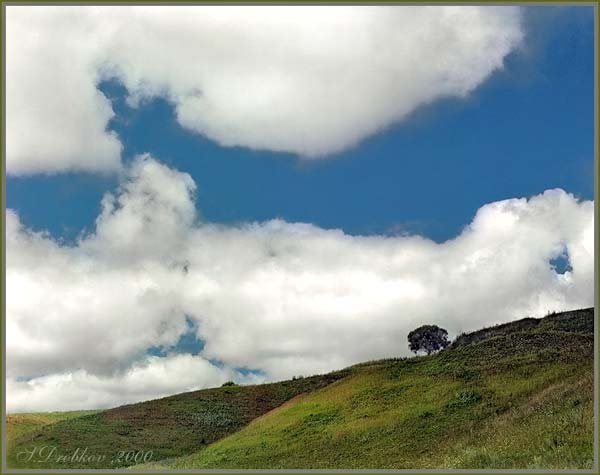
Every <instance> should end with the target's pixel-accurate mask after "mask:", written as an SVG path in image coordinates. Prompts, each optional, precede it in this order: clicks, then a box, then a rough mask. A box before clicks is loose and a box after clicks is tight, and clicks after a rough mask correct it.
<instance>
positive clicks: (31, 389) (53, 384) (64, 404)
mask: <svg viewBox="0 0 600 475" xmlns="http://www.w3.org/2000/svg"><path fill="white" fill-rule="evenodd" d="M236 376H237V377H238V378H239V377H240V375H238V374H237V373H235V372H234V371H231V370H228V369H222V368H218V367H217V366H215V365H213V364H211V363H209V362H208V361H206V360H205V359H203V358H201V357H198V356H191V355H184V354H180V355H173V356H169V357H163V358H158V357H148V358H147V359H146V360H144V361H141V362H139V363H136V364H135V365H133V366H132V367H130V368H128V369H127V370H126V371H122V372H117V373H115V374H113V375H110V376H108V377H103V376H98V375H95V374H93V373H92V374H91V373H88V372H86V371H84V370H74V371H72V372H68V373H59V374H51V375H48V376H42V377H39V378H35V379H32V380H30V381H18V380H15V379H13V378H10V379H8V380H7V391H8V392H9V393H10V394H11V399H12V401H13V403H12V404H11V406H10V408H11V410H12V411H14V412H37V411H46V410H48V408H52V409H53V410H58V411H61V410H79V409H89V408H108V407H113V406H115V405H116V404H121V403H128V402H137V401H145V400H149V399H153V398H157V397H161V396H170V395H172V394H174V393H177V392H180V391H182V390H183V391H193V390H196V389H201V388H205V387H209V386H219V385H221V384H223V383H224V382H225V381H227V380H228V379H233V378H234V377H236Z"/></svg>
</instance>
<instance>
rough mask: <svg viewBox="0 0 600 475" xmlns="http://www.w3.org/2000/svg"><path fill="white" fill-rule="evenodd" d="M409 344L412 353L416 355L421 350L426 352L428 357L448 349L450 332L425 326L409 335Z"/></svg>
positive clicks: (435, 326)
mask: <svg viewBox="0 0 600 475" xmlns="http://www.w3.org/2000/svg"><path fill="white" fill-rule="evenodd" d="M408 344H409V347H410V351H413V352H414V353H415V354H416V353H417V352H419V351H421V350H423V351H426V352H427V354H428V355H430V354H431V353H434V352H436V351H438V350H441V349H442V348H446V347H447V346H448V345H449V344H450V342H449V341H448V332H447V331H446V330H444V329H443V328H440V327H438V326H437V325H423V326H422V327H419V328H417V329H415V330H413V331H411V332H410V333H409V334H408Z"/></svg>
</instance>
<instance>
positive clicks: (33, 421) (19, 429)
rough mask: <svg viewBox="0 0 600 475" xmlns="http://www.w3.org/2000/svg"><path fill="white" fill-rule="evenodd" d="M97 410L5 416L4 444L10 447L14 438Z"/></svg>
mask: <svg viewBox="0 0 600 475" xmlns="http://www.w3.org/2000/svg"><path fill="white" fill-rule="evenodd" d="M96 412H98V411H68V412H32V413H22V414H8V415H7V416H6V444H7V445H8V446H9V447H11V446H12V443H13V441H14V440H15V439H22V438H23V436H25V435H26V434H32V433H35V432H36V431H37V430H38V429H41V428H42V427H44V426H47V425H50V424H54V423H55V422H60V421H63V420H66V419H73V418H75V417H81V416H87V415H90V414H94V413H96Z"/></svg>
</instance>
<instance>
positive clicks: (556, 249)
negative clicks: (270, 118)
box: [6, 155, 594, 411]
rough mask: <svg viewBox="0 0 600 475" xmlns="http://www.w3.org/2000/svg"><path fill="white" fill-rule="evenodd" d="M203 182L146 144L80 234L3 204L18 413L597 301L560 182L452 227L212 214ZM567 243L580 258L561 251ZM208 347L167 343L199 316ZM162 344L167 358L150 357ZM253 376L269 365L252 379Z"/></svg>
mask: <svg viewBox="0 0 600 475" xmlns="http://www.w3.org/2000/svg"><path fill="white" fill-rule="evenodd" d="M195 189H196V185H195V183H194V181H193V180H192V179H191V177H190V176H189V175H188V174H186V173H181V172H179V171H177V170H173V169H170V168H168V167H166V166H165V165H162V164H160V163H159V162H157V161H155V160H154V159H152V158H151V157H149V156H147V155H146V156H141V157H138V158H136V159H135V160H134V162H133V163H132V164H131V166H130V167H129V168H128V169H127V170H126V174H125V175H124V176H123V180H122V183H121V185H120V187H119V189H118V190H116V192H115V193H114V194H107V195H106V196H105V197H104V199H103V200H102V210H101V213H100V214H99V216H98V218H97V221H96V228H95V230H94V231H93V232H92V233H90V234H88V235H87V236H85V237H83V238H82V239H81V240H80V241H79V242H78V243H77V244H75V245H72V246H65V245H61V244H59V243H58V242H56V241H55V240H54V239H53V238H52V237H50V236H48V235H45V234H43V233H36V232H33V231H31V230H28V229H27V228H25V227H24V226H23V225H22V224H21V223H20V221H19V217H18V215H17V214H16V213H15V212H14V211H11V210H8V212H7V223H6V224H7V227H6V236H7V252H6V255H7V373H8V382H7V383H8V387H7V405H8V410H9V411H29V410H49V409H55V410H56V409H76V408H86V407H87V408H90V407H107V406H113V405H117V404H120V403H124V402H132V401H136V400H140V399H146V398H151V397H158V396H161V395H166V394H171V393H175V392H178V391H185V390H189V389H195V388H199V387H206V386H213V385H217V384H220V383H222V382H223V381H225V380H227V379H232V378H233V379H236V380H240V381H244V380H246V381H248V379H247V378H246V379H244V377H243V376H242V374H241V373H239V372H237V370H236V368H240V367H249V368H256V369H260V370H262V371H263V372H264V373H263V374H264V378H265V379H279V378H287V377H291V376H293V375H297V374H313V373H317V372H323V371H328V370H331V369H335V368H341V367H343V366H346V365H349V364H352V363H356V362H359V361H364V360H368V359H373V358H382V357H390V356H399V355H407V354H408V347H407V342H406V335H407V333H408V332H409V331H410V330H412V329H413V328H414V327H415V326H417V325H420V324H423V323H433V324H438V325H441V326H443V327H445V328H447V329H448V331H449V332H450V333H451V335H455V334H457V333H458V332H460V331H468V330H474V329H477V328H480V327H482V326H484V325H489V324H493V323H497V322H501V321H507V320H511V319H515V318H521V317H524V316H527V315H530V316H543V315H544V314H545V313H546V312H548V311H550V310H557V311H558V310H563V309H572V308H580V307H586V306H591V305H593V281H594V278H593V276H594V249H593V246H594V231H593V208H594V205H593V202H591V201H579V200H577V199H576V198H575V197H573V196H572V195H570V194H568V193H566V192H564V191H562V190H559V189H555V190H548V191H546V192H544V193H543V194H540V195H537V196H533V197H531V198H529V199H525V198H521V199H510V200H505V201H500V202H495V203H491V204H487V205H485V206H483V207H481V208H480V209H479V210H478V211H477V213H476V214H475V216H474V218H473V220H472V222H471V223H470V224H469V225H468V226H466V227H465V228H464V230H463V232H462V233H461V234H460V235H459V236H457V237H456V238H455V239H453V240H449V241H447V242H445V243H442V244H437V243H435V242H433V241H430V240H428V239H426V238H423V237H420V236H401V237H389V236H388V237H383V236H369V237H365V236H351V235H347V234H344V233H343V232H342V231H338V230H326V229H321V228H318V227H316V226H313V225H310V224H303V223H288V222H285V221H281V220H272V221H267V222H263V223H247V224H244V225H241V226H237V227H232V226H220V225H215V224H211V223H208V222H203V221H201V220H200V218H199V216H198V213H197V210H196V208H195V204H194V193H195ZM561 255H568V258H569V262H570V265H571V267H572V270H570V271H567V272H564V273H560V272H558V271H557V269H555V268H554V267H553V265H552V260H553V259H555V258H556V257H557V256H561ZM186 318H188V319H190V320H191V321H192V322H193V323H194V326H195V327H196V328H197V336H198V338H199V339H201V340H203V341H204V342H205V345H204V348H203V350H202V352H201V353H200V354H199V355H196V356H192V355H180V354H176V353H175V352H174V351H171V350H169V348H172V347H173V345H175V344H176V343H177V341H178V339H179V338H180V336H181V335H182V334H184V333H185V332H186V331H188V330H189V325H188V324H187V322H186ZM150 347H164V348H166V349H167V350H166V351H165V353H166V356H164V357H156V356H149V355H148V353H147V350H148V348H150ZM254 380H256V378H254Z"/></svg>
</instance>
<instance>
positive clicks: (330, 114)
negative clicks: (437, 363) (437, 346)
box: [5, 6, 594, 412]
mask: <svg viewBox="0 0 600 475" xmlns="http://www.w3.org/2000/svg"><path fill="white" fill-rule="evenodd" d="M292 9H294V11H292ZM593 21H594V17H593V10H592V8H591V7H568V8H567V7H521V8H517V7H489V6H488V7H460V8H458V7H453V8H442V7H439V6H438V7H397V6H396V7H385V8H384V7H316V8H314V7H312V8H309V7H280V8H274V7H260V8H258V7H245V8H240V7H236V8H235V10H234V9H232V8H229V7H185V8H184V7H162V8H161V7H147V8H144V7H131V8H129V7H118V8H111V7H96V8H92V7H69V8H67V7H39V6H36V7H8V8H7V129H6V134H7V157H6V171H7V181H6V199H7V217H6V227H5V229H6V239H7V295H8V298H7V339H8V343H7V384H8V389H7V406H8V410H9V411H13V412H15V411H32V410H33V411H35V410H59V409H79V408H92V407H111V406H114V405H118V404H122V403H126V402H133V401H138V400H143V399H149V398H153V397H159V396H162V395H167V394H172V393H175V392H180V391H185V390H191V389H198V388H201V387H210V386H214V385H218V384H221V383H222V382H224V381H226V380H229V379H233V380H236V381H238V382H241V383H249V382H260V381H266V380H276V379H282V378H289V377H291V376H294V375H298V374H314V373H318V372H324V371H329V370H333V369H338V368H341V367H344V366H347V365H349V364H353V363H357V362H360V361H364V360H368V359H374V358H381V357H389V356H407V355H408V354H409V353H408V347H407V344H406V334H407V333H408V331H410V330H411V329H413V328H414V327H415V326H418V325H419V324H424V323H435V324H439V325H442V326H444V328H447V329H448V331H449V333H450V334H451V335H456V334H457V333H459V332H461V331H468V330H475V329H478V328H480V327H482V326H485V325H490V324H494V323H498V322H503V321H508V320H512V319H515V318H522V317H525V316H543V315H544V314H545V313H547V312H548V311H555V310H563V309H564V310H566V309H572V308H580V307H585V306H591V305H592V304H593V266H594V255H593V244H594V243H593V206H594V204H593V199H594V191H593V190H594V177H593V163H594V162H593V161H594V142H593V140H594V136H593V130H594V129H593V127H594V117H593V91H594V77H593V70H594V62H593V61H594V56H593V53H594V51H593V44H594V43H593V40H594V28H593V26H594V25H593ZM41 309H43V311H41ZM482 309H483V310H484V311H482Z"/></svg>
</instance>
